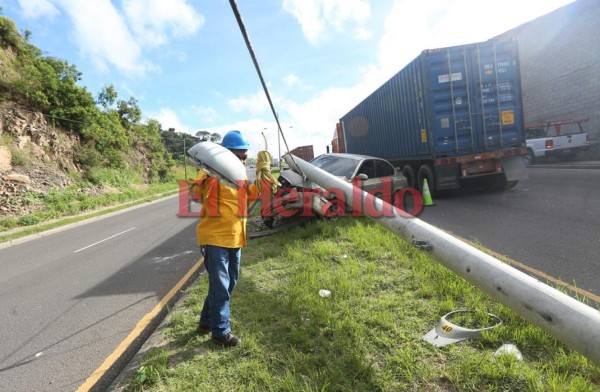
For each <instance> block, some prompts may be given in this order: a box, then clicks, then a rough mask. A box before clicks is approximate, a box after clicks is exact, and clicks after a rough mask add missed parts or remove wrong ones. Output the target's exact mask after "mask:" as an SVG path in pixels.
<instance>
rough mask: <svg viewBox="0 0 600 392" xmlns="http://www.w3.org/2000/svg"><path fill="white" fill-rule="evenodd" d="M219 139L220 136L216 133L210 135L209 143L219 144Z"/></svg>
mask: <svg viewBox="0 0 600 392" xmlns="http://www.w3.org/2000/svg"><path fill="white" fill-rule="evenodd" d="M221 139H222V138H221V135H219V134H218V133H216V132H214V133H211V134H210V141H211V142H213V143H220V142H221Z"/></svg>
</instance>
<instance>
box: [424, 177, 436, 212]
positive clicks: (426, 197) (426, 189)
mask: <svg viewBox="0 0 600 392" xmlns="http://www.w3.org/2000/svg"><path fill="white" fill-rule="evenodd" d="M434 205H435V204H433V200H432V199H431V193H430V192H429V185H427V178H424V179H423V207H427V206H434Z"/></svg>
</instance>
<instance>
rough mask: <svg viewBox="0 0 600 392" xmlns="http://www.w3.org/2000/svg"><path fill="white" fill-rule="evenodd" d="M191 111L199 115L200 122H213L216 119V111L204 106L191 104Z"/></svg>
mask: <svg viewBox="0 0 600 392" xmlns="http://www.w3.org/2000/svg"><path fill="white" fill-rule="evenodd" d="M192 111H193V112H194V114H196V115H197V116H198V117H199V120H198V122H199V123H200V124H214V123H215V121H216V120H217V117H218V114H217V111H216V110H215V109H213V108H211V107H206V106H192Z"/></svg>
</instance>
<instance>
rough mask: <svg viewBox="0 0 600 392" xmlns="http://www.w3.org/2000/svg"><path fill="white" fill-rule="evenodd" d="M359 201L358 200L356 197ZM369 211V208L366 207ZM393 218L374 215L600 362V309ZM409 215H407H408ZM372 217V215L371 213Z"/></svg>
mask: <svg viewBox="0 0 600 392" xmlns="http://www.w3.org/2000/svg"><path fill="white" fill-rule="evenodd" d="M285 160H286V162H287V163H288V165H290V167H291V168H299V169H300V171H301V172H302V173H304V174H305V175H306V177H307V178H308V179H309V180H311V181H313V182H314V183H316V184H318V185H319V186H320V187H322V188H324V189H328V190H331V189H336V190H338V191H341V192H343V193H344V194H345V195H346V196H347V197H346V200H351V199H349V197H348V196H350V195H353V194H354V195H357V194H358V193H357V192H356V191H355V190H354V191H353V185H352V184H350V183H348V182H346V181H344V180H343V179H341V178H338V177H335V176H333V175H331V174H329V173H327V172H325V171H323V170H321V169H319V168H317V167H315V166H313V165H311V164H310V163H308V162H306V161H303V160H302V159H300V158H298V157H296V156H294V157H293V159H292V157H291V156H290V154H287V155H286V156H285ZM360 194H361V198H362V200H361V201H362V203H361V205H363V206H364V205H366V203H372V204H371V205H374V206H375V208H376V209H378V210H380V211H382V210H383V208H384V202H383V201H382V200H380V199H378V198H375V197H373V196H372V195H370V194H368V193H366V192H363V191H361V192H360ZM354 202H355V201H354ZM363 211H368V209H366V208H363ZM392 211H394V214H393V216H390V217H386V216H383V217H378V218H373V217H371V216H369V217H370V218H371V219H373V220H374V221H375V222H376V223H378V224H379V225H381V226H383V227H384V228H386V229H388V230H389V231H391V232H392V233H394V234H396V235H397V236H399V237H402V238H404V239H406V240H407V241H409V242H411V243H413V244H418V245H419V246H420V247H421V248H422V249H425V250H427V251H428V254H429V255H430V256H431V257H432V258H433V259H435V260H436V261H438V262H440V263H441V264H443V265H444V266H446V267H447V268H449V269H450V270H452V271H453V272H455V273H456V274H458V275H459V276H461V277H462V278H464V279H466V280H467V281H469V282H470V283H472V284H473V285H474V286H476V287H478V288H479V289H481V290H482V291H484V292H485V293H486V294H488V295H489V296H490V297H492V298H494V299H496V300H498V301H499V302H501V303H503V304H504V305H506V306H507V307H509V308H510V309H512V310H513V311H515V312H516V313H518V314H519V315H521V316H522V317H524V318H525V319H527V320H529V321H530V322H531V323H533V324H535V325H537V326H538V327H540V328H542V329H543V330H544V331H546V332H548V333H550V334H551V335H552V336H554V337H555V338H556V339H558V340H559V341H561V342H563V343H564V344H566V345H567V346H569V347H570V348H572V349H574V350H576V351H578V352H580V353H581V354H583V355H584V356H586V357H587V358H589V359H590V360H592V361H593V362H595V363H596V364H600V312H599V311H598V310H596V309H594V308H592V307H590V306H587V305H585V304H583V303H581V302H579V301H577V300H575V299H574V298H572V297H570V296H568V295H566V294H564V293H561V292H560V291H558V290H556V289H554V288H552V287H550V286H548V285H546V284H544V283H542V282H540V281H539V280H537V279H535V278H533V277H531V276H529V275H527V274H525V273H523V272H521V271H519V270H517V269H515V268H513V267H511V266H509V265H507V264H505V263H503V262H501V261H500V260H498V259H496V258H494V257H492V256H490V255H488V254H486V253H484V252H482V251H480V250H478V249H476V248H474V247H473V246H471V245H469V244H466V243H464V242H462V241H460V240H458V239H456V238H454V237H452V236H451V235H449V234H447V233H445V232H443V231H442V230H440V229H438V228H436V227H435V226H432V225H430V224H428V223H426V222H423V221H422V220H420V219H418V218H415V217H406V214H400V213H399V212H398V210H396V209H395V208H393V209H392ZM403 215H404V216H403ZM367 216H368V215H367Z"/></svg>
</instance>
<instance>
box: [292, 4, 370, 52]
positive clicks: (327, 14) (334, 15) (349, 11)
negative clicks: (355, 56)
mask: <svg viewBox="0 0 600 392" xmlns="http://www.w3.org/2000/svg"><path fill="white" fill-rule="evenodd" d="M282 7H283V9H284V10H285V11H287V12H289V13H290V14H292V15H293V16H294V17H295V18H296V19H297V20H298V23H300V26H301V28H302V32H303V33H304V36H305V37H306V38H307V39H308V41H309V42H310V43H311V44H313V45H317V44H318V43H319V42H321V41H324V40H326V39H327V32H328V31H329V29H330V28H333V29H335V30H336V31H342V30H343V28H344V26H345V25H346V23H355V24H357V25H358V26H359V28H357V29H356V30H355V33H356V38H358V39H364V38H365V37H367V36H368V35H369V33H368V32H367V30H366V28H365V27H364V26H363V23H364V22H365V21H366V20H367V19H368V18H369V17H370V15H371V6H370V5H369V2H368V1H365V0H283V5H282Z"/></svg>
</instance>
